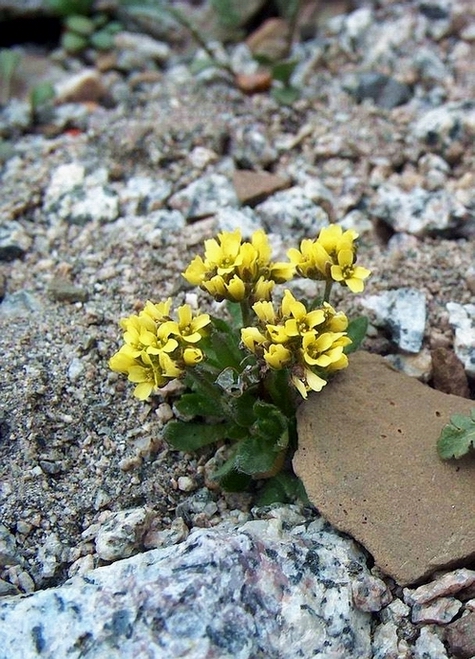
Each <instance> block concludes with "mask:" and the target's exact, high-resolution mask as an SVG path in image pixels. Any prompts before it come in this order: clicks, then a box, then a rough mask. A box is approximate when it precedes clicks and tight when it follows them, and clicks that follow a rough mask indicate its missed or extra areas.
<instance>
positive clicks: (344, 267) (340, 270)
mask: <svg viewBox="0 0 475 659" xmlns="http://www.w3.org/2000/svg"><path fill="white" fill-rule="evenodd" d="M337 258H338V265H332V267H331V277H332V279H333V280H334V281H338V282H340V284H342V285H343V286H348V288H349V289H350V291H351V292H352V293H361V292H362V291H363V290H364V280H365V279H366V278H367V277H369V276H370V274H371V270H368V269H367V268H363V267H362V266H358V265H354V264H353V261H354V252H353V251H352V250H350V249H342V250H341V251H340V252H338V257H337Z"/></svg>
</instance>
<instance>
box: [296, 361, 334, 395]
mask: <svg viewBox="0 0 475 659" xmlns="http://www.w3.org/2000/svg"><path fill="white" fill-rule="evenodd" d="M299 376H300V377H299ZM290 379H291V382H292V384H293V385H294V387H295V388H296V389H297V391H298V392H299V394H300V395H301V396H302V398H305V399H306V398H307V397H308V392H309V391H321V390H322V389H323V387H324V386H325V385H326V383H327V382H326V380H324V379H323V378H321V377H320V376H319V375H316V373H314V372H313V371H311V370H310V369H309V368H305V369H304V370H303V374H300V373H299V374H298V375H292V377H291V378H290Z"/></svg>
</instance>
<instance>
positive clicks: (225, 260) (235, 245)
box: [205, 229, 242, 276]
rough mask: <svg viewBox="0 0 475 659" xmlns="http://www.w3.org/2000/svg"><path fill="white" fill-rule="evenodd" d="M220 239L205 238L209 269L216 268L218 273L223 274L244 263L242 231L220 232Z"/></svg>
mask: <svg viewBox="0 0 475 659" xmlns="http://www.w3.org/2000/svg"><path fill="white" fill-rule="evenodd" d="M218 240H219V242H218ZM218 240H215V239H214V238H211V239H210V240H205V263H206V265H207V266H208V268H209V269H211V268H216V270H217V274H218V275H221V276H222V275H225V274H228V273H230V272H232V271H233V269H234V268H235V267H236V266H238V265H240V264H241V263H242V256H241V254H240V248H241V232H240V231H239V229H236V230H235V231H232V232H230V231H228V232H223V233H218Z"/></svg>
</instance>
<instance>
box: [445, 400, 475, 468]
mask: <svg viewBox="0 0 475 659" xmlns="http://www.w3.org/2000/svg"><path fill="white" fill-rule="evenodd" d="M474 449H475V408H474V409H473V410H472V411H471V413H470V416H465V415H464V414H454V415H453V416H452V417H450V423H448V424H447V425H446V426H444V427H443V429H442V432H441V433H440V437H439V439H438V442H437V450H438V452H439V455H440V457H441V458H442V459H443V460H450V459H451V458H461V457H463V456H464V455H467V454H468V453H470V452H472V451H473V450H474Z"/></svg>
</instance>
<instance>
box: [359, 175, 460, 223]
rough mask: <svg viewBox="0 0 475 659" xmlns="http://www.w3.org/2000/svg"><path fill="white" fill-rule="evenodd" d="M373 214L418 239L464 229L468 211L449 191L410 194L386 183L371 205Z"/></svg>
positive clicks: (416, 189) (419, 190) (420, 189)
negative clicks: (418, 237)
mask: <svg viewBox="0 0 475 659" xmlns="http://www.w3.org/2000/svg"><path fill="white" fill-rule="evenodd" d="M371 214H372V215H374V216H375V217H377V218H379V219H380V220H382V221H383V222H385V223H386V224H388V225H389V226H390V227H391V228H392V229H394V231H398V232H404V233H410V234H413V235H415V236H425V235H432V234H434V235H436V234H444V233H447V232H452V231H453V230H454V229H458V228H460V227H462V226H463V223H464V221H465V220H466V218H467V217H468V211H467V208H466V207H465V206H464V205H463V204H461V203H460V202H459V201H457V199H456V197H455V195H453V194H452V193H451V192H449V191H447V190H432V191H431V190H424V189H422V188H420V187H417V186H416V187H414V188H413V189H412V190H410V191H409V192H405V191H404V190H401V189H400V188H399V187H397V186H396V185H393V184H392V183H384V184H383V185H381V186H380V187H379V188H378V190H377V193H376V196H375V198H374V200H373V201H372V204H371Z"/></svg>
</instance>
